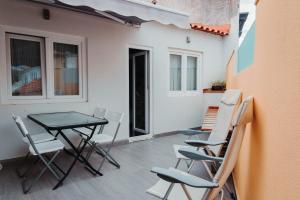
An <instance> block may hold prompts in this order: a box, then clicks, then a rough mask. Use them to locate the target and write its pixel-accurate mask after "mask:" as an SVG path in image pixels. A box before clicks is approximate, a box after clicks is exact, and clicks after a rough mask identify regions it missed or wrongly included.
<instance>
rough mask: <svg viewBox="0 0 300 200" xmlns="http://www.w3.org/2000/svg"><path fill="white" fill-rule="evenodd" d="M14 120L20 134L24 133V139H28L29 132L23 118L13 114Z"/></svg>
mask: <svg viewBox="0 0 300 200" xmlns="http://www.w3.org/2000/svg"><path fill="white" fill-rule="evenodd" d="M12 118H13V120H14V121H15V123H16V124H17V127H18V128H19V130H20V132H21V133H22V136H23V137H27V135H28V134H29V133H28V130H27V128H26V126H25V124H24V122H23V120H22V118H21V117H20V116H15V115H14V114H12Z"/></svg>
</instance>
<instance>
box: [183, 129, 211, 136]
mask: <svg viewBox="0 0 300 200" xmlns="http://www.w3.org/2000/svg"><path fill="white" fill-rule="evenodd" d="M178 132H179V133H181V134H183V135H199V134H210V133H211V131H201V130H193V129H185V130H179V131H178Z"/></svg>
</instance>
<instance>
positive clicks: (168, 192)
mask: <svg viewBox="0 0 300 200" xmlns="http://www.w3.org/2000/svg"><path fill="white" fill-rule="evenodd" d="M174 185H175V183H171V184H170V186H169V188H168V190H167V192H166V194H165V196H164V198H163V199H162V200H167V199H168V197H169V195H170V193H171V191H172V189H173V187H174Z"/></svg>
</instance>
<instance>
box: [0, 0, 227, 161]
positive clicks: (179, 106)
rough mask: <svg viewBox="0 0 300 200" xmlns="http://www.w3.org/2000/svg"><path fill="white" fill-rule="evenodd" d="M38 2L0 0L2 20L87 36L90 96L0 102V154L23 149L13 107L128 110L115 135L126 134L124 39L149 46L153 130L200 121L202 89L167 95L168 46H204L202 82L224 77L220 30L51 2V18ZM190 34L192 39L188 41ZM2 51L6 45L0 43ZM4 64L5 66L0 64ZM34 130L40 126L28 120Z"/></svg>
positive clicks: (13, 153)
mask: <svg viewBox="0 0 300 200" xmlns="http://www.w3.org/2000/svg"><path fill="white" fill-rule="evenodd" d="M43 7H47V6H42V5H39V4H35V3H31V2H26V1H18V0H1V2H0V25H1V24H2V25H10V26H16V27H24V28H30V29H36V30H42V31H50V32H56V33H64V34H71V35H77V36H83V37H85V38H86V39H87V63H88V102H84V103H52V104H34V105H3V104H0V119H1V120H0V160H2V159H8V158H13V157H17V156H20V155H24V153H25V148H24V146H23V144H22V142H21V139H20V137H19V133H18V131H17V128H16V127H15V125H14V124H13V122H12V120H11V117H10V116H11V113H15V114H18V115H21V116H23V117H26V115H27V114H29V113H42V112H54V111H69V110H76V111H80V112H84V113H92V111H93V109H94V108H95V106H101V107H106V108H108V109H111V110H115V111H122V112H125V113H126V118H125V122H124V124H123V125H122V127H121V130H120V134H119V138H118V139H126V138H128V135H129V131H128V129H129V125H128V113H129V112H128V110H129V106H128V105H129V100H128V99H129V94H128V87H129V86H128V85H129V83H128V66H127V63H128V60H127V59H128V57H127V56H128V55H127V54H128V51H127V47H128V45H143V46H147V47H151V48H152V49H153V59H152V62H153V69H152V72H153V73H152V76H153V80H152V92H153V96H152V100H153V105H152V108H151V112H152V114H153V118H152V119H153V124H152V130H153V132H154V133H162V132H167V131H173V130H177V129H181V128H188V127H195V126H199V121H200V120H201V117H202V105H203V95H202V93H201V92H199V95H196V96H189V97H169V96H168V81H167V80H168V76H169V73H168V62H169V61H168V59H169V55H168V48H169V47H173V48H181V49H185V50H193V51H201V52H203V69H202V72H203V73H202V82H203V85H202V86H203V87H208V86H209V85H210V83H211V82H212V81H215V80H220V79H222V78H224V76H225V74H224V72H225V67H224V58H223V53H224V48H223V45H224V44H223V40H222V39H221V37H219V36H214V35H211V34H207V33H202V32H199V31H193V30H181V29H178V28H176V27H173V26H164V25H160V24H158V23H154V22H151V23H145V24H143V25H142V26H141V28H133V27H128V26H124V25H121V24H118V23H115V22H112V21H109V20H106V19H101V18H98V17H94V16H88V15H84V14H78V13H75V12H71V11H66V10H62V9H58V8H52V7H49V9H50V12H51V19H50V20H49V21H46V20H43V18H42V16H41V13H42V8H43ZM186 36H190V38H191V43H190V44H187V43H186ZM0 51H4V49H0ZM1 67H3V66H1ZM26 123H27V124H28V126H29V127H30V130H33V132H37V131H42V129H40V128H39V127H38V126H36V125H35V124H34V123H32V122H29V121H28V120H27V121H26Z"/></svg>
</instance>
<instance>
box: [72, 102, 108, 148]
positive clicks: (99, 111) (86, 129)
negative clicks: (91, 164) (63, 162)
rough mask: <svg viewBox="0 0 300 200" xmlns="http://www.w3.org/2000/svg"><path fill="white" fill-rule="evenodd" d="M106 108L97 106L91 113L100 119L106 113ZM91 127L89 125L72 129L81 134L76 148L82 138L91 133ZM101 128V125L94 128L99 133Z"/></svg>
mask: <svg viewBox="0 0 300 200" xmlns="http://www.w3.org/2000/svg"><path fill="white" fill-rule="evenodd" d="M106 112H107V110H106V109H105V108H100V107H97V108H96V109H95V110H94V113H93V117H97V118H100V119H103V118H104V117H105V114H106ZM91 130H92V128H90V127H83V128H74V129H73V131H75V132H77V133H79V136H81V137H82V138H81V140H80V143H79V144H78V148H79V147H80V145H81V144H82V142H83V139H84V138H85V137H86V136H89V135H90V134H91V132H92V131H91ZM102 130H103V126H98V127H97V128H96V130H95V133H98V134H100V133H101V132H102Z"/></svg>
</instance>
